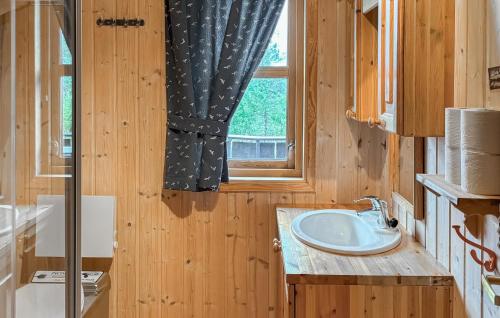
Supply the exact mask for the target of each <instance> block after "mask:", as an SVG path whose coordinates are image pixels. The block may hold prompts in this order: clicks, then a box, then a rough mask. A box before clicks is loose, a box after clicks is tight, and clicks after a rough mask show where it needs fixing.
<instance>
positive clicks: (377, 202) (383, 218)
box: [353, 195, 398, 229]
mask: <svg viewBox="0 0 500 318" xmlns="http://www.w3.org/2000/svg"><path fill="white" fill-rule="evenodd" d="M363 201H370V203H371V204H372V207H371V208H366V209H361V210H356V213H357V214H358V216H359V214H360V213H362V212H369V211H375V212H378V215H379V216H378V220H377V222H378V224H379V225H380V227H381V228H383V229H390V228H395V227H396V226H397V225H398V220H396V219H395V218H392V219H389V213H388V211H387V202H386V201H384V200H382V199H380V198H379V197H377V196H374V195H367V196H364V197H362V198H361V199H358V200H354V201H353V202H354V203H360V202H363Z"/></svg>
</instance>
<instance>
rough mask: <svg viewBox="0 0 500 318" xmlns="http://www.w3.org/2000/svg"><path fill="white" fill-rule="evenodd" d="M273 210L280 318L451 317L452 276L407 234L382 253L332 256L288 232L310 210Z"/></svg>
mask: <svg viewBox="0 0 500 318" xmlns="http://www.w3.org/2000/svg"><path fill="white" fill-rule="evenodd" d="M322 208H324V207H322ZM332 208H339V209H342V208H344V209H353V208H354V207H352V206H340V205H337V206H335V207H332ZM276 210H277V211H276V213H277V220H278V229H279V239H278V238H277V239H276V240H275V241H274V242H273V245H274V250H275V251H276V253H280V256H281V257H280V258H281V261H282V265H283V266H282V273H281V278H282V284H281V292H282V297H283V300H282V303H283V304H284V306H283V311H284V315H283V316H284V317H286V318H318V317H342V318H358V317H394V318H396V317H397V318H399V317H421V318H447V317H451V316H452V314H451V310H452V309H451V308H452V294H453V291H452V289H453V277H452V276H451V274H450V273H448V272H447V271H446V269H444V268H443V267H442V266H440V265H439V264H437V263H436V261H435V260H434V258H432V256H430V255H429V254H428V253H427V252H426V251H425V249H424V248H423V247H422V246H421V245H420V244H418V243H417V242H416V241H415V240H414V239H413V237H411V236H410V235H404V237H403V239H402V242H401V244H400V245H399V246H398V247H396V248H395V249H393V250H391V251H388V252H385V253H382V254H376V255H368V256H347V255H338V254H332V253H327V252H322V251H320V250H317V249H315V248H312V247H309V246H307V245H305V244H302V243H300V242H299V241H298V240H296V239H295V238H294V237H293V233H292V232H291V230H290V225H291V223H292V221H293V219H294V218H295V217H296V216H297V215H299V214H301V213H304V212H307V211H311V210H316V209H315V208H314V207H307V208H299V207H277V208H276ZM403 234H404V233H403Z"/></svg>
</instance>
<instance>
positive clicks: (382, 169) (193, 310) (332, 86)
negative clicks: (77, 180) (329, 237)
mask: <svg viewBox="0 0 500 318" xmlns="http://www.w3.org/2000/svg"><path fill="white" fill-rule="evenodd" d="M163 3H164V1H161V0H144V1H139V0H99V1H97V0H87V1H83V10H84V12H83V41H84V52H83V91H82V98H83V112H82V114H81V115H82V131H83V144H82V166H83V186H82V189H83V193H84V194H87V195H92V194H95V195H114V196H116V197H117V202H118V205H117V217H116V225H117V235H118V249H117V251H116V254H115V257H114V260H113V264H112V268H111V277H112V289H111V301H110V303H111V305H110V313H111V316H112V317H120V318H121V317H190V316H194V317H217V318H219V317H259V318H261V317H280V316H281V307H282V304H281V302H282V301H281V299H282V297H281V295H280V294H279V293H280V286H281V283H280V282H281V280H280V277H279V273H280V269H279V268H280V263H279V257H278V254H276V253H275V252H274V251H273V249H272V239H273V238H274V237H275V236H276V231H277V229H276V217H275V212H274V205H275V204H277V203H335V202H337V203H349V202H351V201H352V200H353V199H356V198H358V197H360V196H362V195H364V194H375V195H379V196H382V197H385V198H388V197H390V191H389V178H388V170H389V169H388V165H389V159H388V156H387V153H388V152H387V147H388V144H387V141H386V135H385V133H383V132H382V131H381V130H378V129H369V128H367V127H366V126H365V125H361V124H359V123H356V122H350V121H347V120H346V119H345V110H346V107H347V106H348V105H351V104H352V93H351V91H350V82H351V81H352V78H351V67H350V65H351V63H352V52H351V48H352V40H351V37H352V26H353V2H352V0H339V1H331V0H309V7H310V8H311V10H310V12H309V19H308V27H309V28H315V29H317V32H318V36H319V40H318V41H317V43H311V45H312V46H313V47H314V48H315V52H316V54H317V64H316V65H313V66H311V67H310V68H309V69H308V74H309V75H310V78H316V81H311V82H310V85H313V88H315V89H317V94H316V95H313V96H310V98H311V100H310V102H311V103H314V104H315V105H316V107H317V113H313V114H310V115H312V116H315V117H316V118H317V122H316V140H315V143H316V144H315V147H316V153H317V154H318V155H316V162H315V163H314V166H315V170H316V179H315V190H314V192H311V193H289V192H284V193H279V192H278V193H275V192H248V193H218V194H217V193H202V194H194V193H180V192H163V191H162V176H163V153H164V138H165V123H166V118H165V113H166V112H165V110H166V104H165V78H164V77H165V69H164V67H165V63H164V42H163V37H164V21H163V20H164V13H163V12H164V11H163ZM27 12H28V11H27ZM25 14H26V16H25V17H24V19H18V23H20V24H22V25H20V27H19V29H18V31H19V32H28V31H27V30H29V29H31V28H32V24H30V23H32V22H30V21H32V19H31V18H30V15H29V14H28V13H25ZM99 17H131V18H134V17H140V18H143V19H145V21H146V24H145V26H144V27H142V28H137V29H136V28H127V29H121V28H109V27H98V26H96V24H95V21H96V19H97V18H99ZM22 30H24V31H22ZM27 34H29V33H23V34H20V36H19V38H18V39H22V40H20V45H21V44H22V45H25V46H26V47H25V48H21V47H19V48H20V49H21V50H20V52H19V54H20V57H19V58H22V57H26V56H28V57H29V56H30V55H29V54H32V52H30V50H31V49H32V47H30V46H29V45H28V43H29V38H26V37H29V35H27ZM23 37H24V38H23ZM29 61H30V59H29V58H25V59H24V60H23V63H20V65H19V67H23V68H20V69H18V72H19V73H20V75H22V76H23V77H21V78H24V80H23V81H18V82H19V83H20V84H19V85H18V95H19V96H18V110H17V113H18V131H17V133H18V136H19V137H20V138H19V139H18V143H19V144H18V158H19V161H18V163H19V164H18V166H19V167H20V168H19V171H18V185H19V188H20V189H19V191H18V201H19V202H18V203H29V202H32V203H34V202H36V194H37V193H44V192H48V191H49V187H50V186H51V185H50V182H47V181H46V180H38V181H36V182H34V181H33V180H34V179H33V173H32V171H34V170H33V169H34V168H33V167H34V159H33V158H34V156H33V138H34V137H33V136H34V123H33V121H34V118H33V116H32V114H33V109H34V100H33V98H32V90H31V89H30V86H29V85H31V84H29V83H31V82H30V78H31V77H30V75H29V74H30V64H29ZM31 71H32V70H31ZM24 83H28V84H29V85H28V86H24ZM31 87H32V86H31ZM313 91H314V90H313Z"/></svg>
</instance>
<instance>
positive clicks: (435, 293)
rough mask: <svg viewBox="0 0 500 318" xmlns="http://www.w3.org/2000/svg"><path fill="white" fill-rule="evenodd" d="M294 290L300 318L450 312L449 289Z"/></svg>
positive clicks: (424, 316) (434, 317) (424, 317)
mask: <svg viewBox="0 0 500 318" xmlns="http://www.w3.org/2000/svg"><path fill="white" fill-rule="evenodd" d="M295 291H296V294H295V302H296V303H295V310H296V316H295V317H301V318H317V317H339V318H340V317H342V318H349V317H352V318H358V317H373V318H391V317H393V318H405V317H408V318H410V317H415V318H442V317H450V311H451V308H450V307H451V304H450V296H451V295H450V288H449V287H435V286H419V287H404V286H361V285H358V286H335V285H296V286H295Z"/></svg>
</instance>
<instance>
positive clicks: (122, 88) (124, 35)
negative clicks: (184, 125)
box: [84, 1, 139, 317]
mask: <svg viewBox="0 0 500 318" xmlns="http://www.w3.org/2000/svg"><path fill="white" fill-rule="evenodd" d="M116 13H117V15H118V16H137V14H138V12H137V2H136V1H120V2H118V3H117V6H116ZM116 42H117V46H116V64H117V66H119V67H117V68H116V78H117V83H118V85H117V89H116V103H117V105H120V107H117V126H118V127H117V129H118V140H117V160H118V161H119V163H120V164H119V169H120V170H121V171H128V172H129V173H118V174H117V185H118V189H117V211H121V213H119V214H118V215H117V218H116V227H117V237H118V242H120V245H119V246H118V249H117V251H116V254H115V260H114V261H115V264H116V266H115V269H116V276H115V278H116V285H115V286H116V289H115V291H116V294H115V295H120V298H117V299H116V304H117V306H116V316H117V317H133V316H135V311H136V308H137V305H136V301H135V299H136V281H135V280H130V279H128V278H129V277H131V276H134V275H136V272H137V263H136V257H135V255H134V254H133V253H130V251H134V250H136V248H137V224H138V222H137V216H138V215H139V213H138V212H139V202H138V198H137V192H138V184H137V182H136V180H137V179H138V173H137V171H138V170H137V165H138V163H139V151H138V149H137V146H138V144H137V141H138V140H139V121H138V114H139V112H138V108H137V96H138V81H137V72H138V65H139V64H138V61H139V59H138V54H137V53H138V51H137V50H136V48H137V45H138V31H137V30H132V31H129V30H120V29H118V30H117V32H116ZM118 43H120V45H118ZM84 118H85V116H84ZM117 297H118V296H117Z"/></svg>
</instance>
